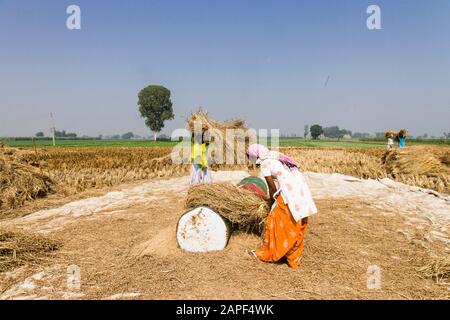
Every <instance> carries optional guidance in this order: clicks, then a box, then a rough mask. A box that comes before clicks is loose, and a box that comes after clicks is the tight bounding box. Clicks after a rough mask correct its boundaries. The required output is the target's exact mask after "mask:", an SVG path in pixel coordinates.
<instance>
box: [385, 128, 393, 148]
mask: <svg viewBox="0 0 450 320" xmlns="http://www.w3.org/2000/svg"><path fill="white" fill-rule="evenodd" d="M394 136H395V134H394V132H392V131H388V132H386V134H385V137H386V138H387V149H388V150H391V149H392V148H394Z"/></svg>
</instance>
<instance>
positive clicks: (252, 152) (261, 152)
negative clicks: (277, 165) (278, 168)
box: [247, 144, 300, 170]
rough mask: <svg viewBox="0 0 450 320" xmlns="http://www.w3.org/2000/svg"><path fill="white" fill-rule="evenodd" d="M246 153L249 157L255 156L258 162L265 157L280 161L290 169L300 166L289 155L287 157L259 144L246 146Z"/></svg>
mask: <svg viewBox="0 0 450 320" xmlns="http://www.w3.org/2000/svg"><path fill="white" fill-rule="evenodd" d="M247 153H248V155H249V156H250V157H253V158H255V159H256V160H257V163H260V162H261V161H263V160H266V159H274V160H278V161H280V162H281V163H282V164H283V165H285V166H286V167H288V168H289V169H291V170H294V169H298V168H299V167H300V166H299V164H298V163H297V162H296V161H295V160H294V159H292V158H291V157H288V156H287V155H285V154H283V153H280V152H275V151H269V149H268V148H267V147H265V146H263V145H261V144H252V145H251V146H250V147H249V148H248V151H247Z"/></svg>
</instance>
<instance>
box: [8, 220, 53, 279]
mask: <svg viewBox="0 0 450 320" xmlns="http://www.w3.org/2000/svg"><path fill="white" fill-rule="evenodd" d="M57 249H58V244H57V243H56V242H55V241H53V240H50V239H47V238H44V237H42V236H39V235H35V234H31V233H26V232H23V231H18V230H13V229H5V228H0V272H5V271H9V270H11V269H13V268H16V267H18V266H21V265H23V264H26V263H36V262H39V261H40V260H42V259H43V258H45V256H46V255H47V254H49V253H50V252H52V251H55V250H57Z"/></svg>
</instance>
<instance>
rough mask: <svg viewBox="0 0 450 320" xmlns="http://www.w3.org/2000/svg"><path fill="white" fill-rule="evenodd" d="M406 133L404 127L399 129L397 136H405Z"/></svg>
mask: <svg viewBox="0 0 450 320" xmlns="http://www.w3.org/2000/svg"><path fill="white" fill-rule="evenodd" d="M407 134H408V131H407V130H406V129H401V130H400V131H399V132H398V136H399V137H400V138H406V135H407Z"/></svg>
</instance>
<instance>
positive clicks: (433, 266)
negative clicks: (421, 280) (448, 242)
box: [419, 255, 450, 285]
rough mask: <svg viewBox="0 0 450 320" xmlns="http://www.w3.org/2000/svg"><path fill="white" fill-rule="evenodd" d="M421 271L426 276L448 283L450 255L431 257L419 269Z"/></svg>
mask: <svg viewBox="0 0 450 320" xmlns="http://www.w3.org/2000/svg"><path fill="white" fill-rule="evenodd" d="M419 272H420V273H421V274H422V275H423V276H424V277H426V278H431V279H433V280H434V281H436V283H438V284H443V285H448V284H449V282H448V280H449V279H450V256H449V255H447V256H445V257H440V258H435V259H429V260H428V261H427V263H426V264H425V265H424V266H423V267H422V268H420V269H419Z"/></svg>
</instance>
